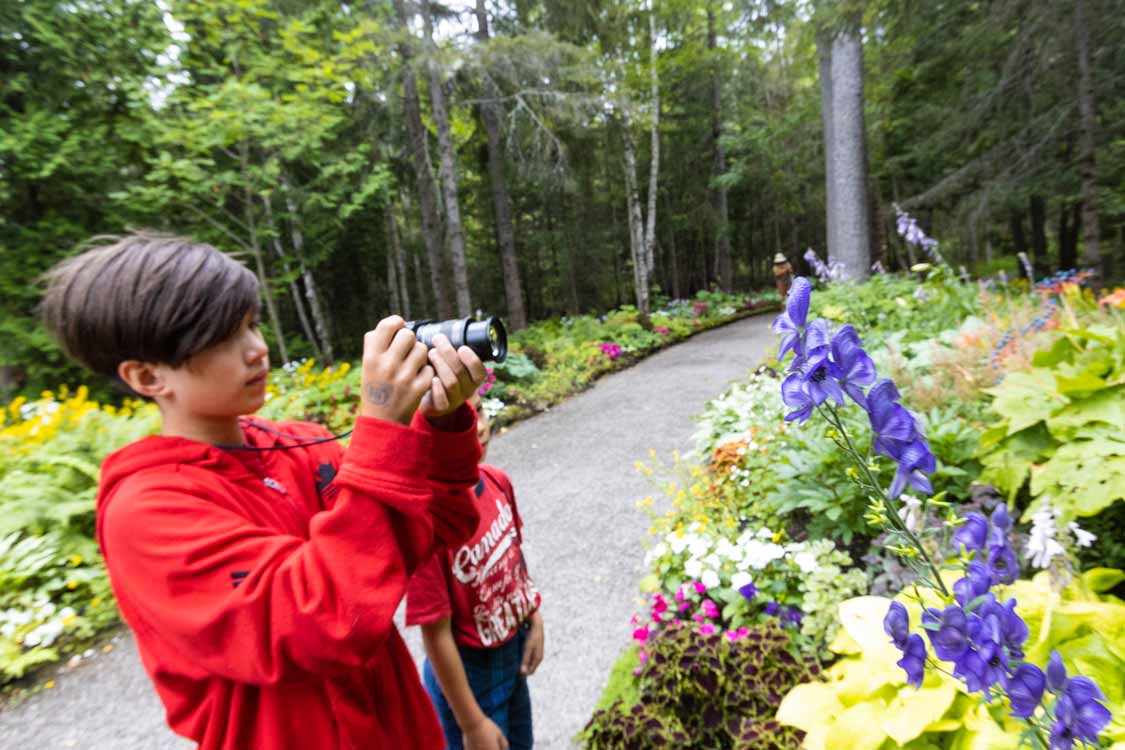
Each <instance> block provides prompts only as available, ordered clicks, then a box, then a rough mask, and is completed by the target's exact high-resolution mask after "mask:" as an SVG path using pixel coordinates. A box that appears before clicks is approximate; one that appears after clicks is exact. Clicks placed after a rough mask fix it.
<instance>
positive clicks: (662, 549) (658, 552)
mask: <svg viewBox="0 0 1125 750" xmlns="http://www.w3.org/2000/svg"><path fill="white" fill-rule="evenodd" d="M667 552H668V545H666V544H665V543H664V542H661V543H660V544H657V545H656V546H655V547H653V548H652V549H650V550H649V551H648V552H647V553H646V554H645V567H649V566H651V565H652V563H653V561H654V560H659V559H660V558H662V557H664V555H665V553H667Z"/></svg>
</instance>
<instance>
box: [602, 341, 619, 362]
mask: <svg viewBox="0 0 1125 750" xmlns="http://www.w3.org/2000/svg"><path fill="white" fill-rule="evenodd" d="M600 348H601V350H602V354H604V355H605V356H606V357H608V358H609V359H617V358H618V357H619V356H621V345H620V344H614V343H608V344H602V345H601V347H600Z"/></svg>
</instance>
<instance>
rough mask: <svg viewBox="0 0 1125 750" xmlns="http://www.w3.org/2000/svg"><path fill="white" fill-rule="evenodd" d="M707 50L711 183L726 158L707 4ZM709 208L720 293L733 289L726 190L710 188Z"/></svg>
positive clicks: (714, 40)
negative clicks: (709, 86)
mask: <svg viewBox="0 0 1125 750" xmlns="http://www.w3.org/2000/svg"><path fill="white" fill-rule="evenodd" d="M707 49H708V50H709V51H710V52H711V58H712V59H711V64H712V66H713V70H712V71H711V148H712V149H713V158H714V166H713V167H712V170H711V171H712V175H711V177H712V179H716V178H718V177H720V176H722V175H723V174H725V173H726V171H727V156H726V153H725V151H724V149H723V141H722V136H723V85H722V79H721V76H720V75H719V61H718V54H717V53H716V50H717V49H718V35H717V34H716V32H715V11H714V8H713V7H712V3H710V2H708V3H707ZM710 193H711V196H710V197H711V207H712V209H713V210H714V212H715V225H716V226H715V277H716V278H717V279H718V280H719V286H720V287H722V289H723V290H724V291H727V292H729V291H731V290H732V289H733V288H734V261H733V259H732V258H731V250H730V224H729V218H728V211H727V189H726V188H725V187H723V186H721V185H720V186H718V187H712V188H710Z"/></svg>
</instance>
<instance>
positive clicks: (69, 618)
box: [62, 615, 78, 626]
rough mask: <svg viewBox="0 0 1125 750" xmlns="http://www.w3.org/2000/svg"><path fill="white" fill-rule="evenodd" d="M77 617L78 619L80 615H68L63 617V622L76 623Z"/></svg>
mask: <svg viewBox="0 0 1125 750" xmlns="http://www.w3.org/2000/svg"><path fill="white" fill-rule="evenodd" d="M77 619H78V615H67V616H66V617H64V618H63V619H62V624H63V625H64V626H66V625H70V624H72V623H74V622H75V621H76V620H77Z"/></svg>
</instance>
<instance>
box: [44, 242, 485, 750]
mask: <svg viewBox="0 0 1125 750" xmlns="http://www.w3.org/2000/svg"><path fill="white" fill-rule="evenodd" d="M47 280H48V283H49V285H48V289H47V293H46V296H45V298H44V301H43V306H42V310H43V315H44V321H45V323H46V325H47V327H48V329H49V330H50V331H51V332H52V333H53V334H54V335H55V336H56V338H58V339H59V341H60V343H61V344H62V346H63V347H64V349H65V350H66V351H67V353H68V354H70V355H71V356H73V357H74V358H76V359H77V360H79V361H80V362H82V363H83V364H85V365H86V366H88V367H89V368H90V369H92V370H93V371H95V372H97V373H100V374H103V375H105V376H107V377H111V378H115V379H117V380H118V381H119V382H121V383H123V384H125V385H127V386H128V387H129V388H130V389H131V390H132V391H133V392H134V393H136V394H138V395H140V396H142V397H144V398H147V399H150V400H152V401H154V402H155V403H156V405H157V406H158V407H159V408H160V413H161V417H162V429H161V434H160V435H154V436H151V437H148V438H145V439H143V440H140V441H138V442H136V443H133V444H132V445H129V446H127V447H125V448H123V449H121V450H119V451H117V452H116V453H114V454H112V455H111V456H110V457H109V458H107V459H106V461H105V463H104V465H103V467H102V474H101V481H100V486H99V492H98V500H97V535H98V542H99V545H100V547H101V550H102V554H103V555H104V557H105V562H106V568H107V569H108V571H109V578H110V583H111V584H112V586H113V590H114V593H115V594H116V597H117V602H118V606H119V607H120V609H121V613H122V615H123V616H124V618H125V621H126V622H127V623H128V624H129V626H130V627H131V628H132V629H133V632H134V633H135V635H136V639H137V647H138V650H139V651H140V655H141V659H142V661H143V662H144V666H145V669H146V671H147V672H148V674H149V676H150V677H151V679H152V681H153V683H154V684H155V686H156V690H157V692H158V693H159V695H160V699H161V701H162V702H163V703H164V707H165V710H166V713H167V720H168V723H169V725H170V726H171V728H172V729H173V730H174V731H175V732H176V733H178V734H180V735H182V736H184V737H187V738H189V739H191V740H194V741H195V742H196V743H198V746H199V748H200V750H312V749H315V750H361V749H368V748H370V749H376V748H379V749H382V748H387V749H388V750H390V749H392V748H393V750H403V749H408V750H438V749H439V748H441V747H442V746H443V744H444V741H443V738H442V730H441V726H440V724H439V723H438V719H437V716H436V715H435V712H434V709H433V707H432V706H431V705H430V701H429V699H428V697H427V696H426V694H425V691H424V690H423V688H422V685H421V682H420V680H419V679H418V672H417V670H416V669H415V667H414V664H413V660H412V659H411V657H410V654H409V652H408V651H407V649H406V646H405V644H404V643H403V641H402V638H401V637H400V636H399V634H398V632H397V630H396V629H395V627H394V624H393V619H392V618H393V616H394V612H395V609H396V608H397V606H398V604H399V602H400V601H401V599H402V596H403V594H404V593H405V590H406V583H407V580H408V578H409V576H410V574H411V573H412V572H413V571H414V570H415V569H416V568H417V567H418V566H419V565H420V564H421V563H422V562H424V561H425V560H427V559H428V558H430V557H431V556H432V555H433V552H434V550H435V549H436V548H437V547H438V546H439V545H441V544H451V545H456V544H459V543H460V542H461V541H462V540H463V539H465V538H466V537H467V536H468V534H469V533H471V532H472V531H473V529H475V528H476V526H477V521H478V516H477V513H476V509H475V507H474V502H473V500H474V498H473V495H472V494H471V492H472V487H473V486H475V485H476V483H477V480H478V474H477V466H476V464H477V460H478V457H479V450H480V449H479V445H478V442H477V438H476V428H475V424H474V414H473V411H472V409H471V407H469V406H467V405H465V403H464V402H465V399H466V397H467V396H468V395H469V394H471V393H473V392H475V390H476V388H477V387H478V386H479V384H480V383H481V382H482V380H483V379H484V376H485V370H484V366H483V365H482V364H481V362H480V360H479V359H478V358H477V356H476V355H475V354H473V353H472V351H471V350H469V349H468V348H467V347H462V348H461V349H459V350H457V351H454V349H453V347H452V346H450V344H449V342H448V340H441V339H440V337H439V340H438V341H436V342H435V344H436V345H435V348H434V349H433V350H431V351H427V349H426V347H425V346H424V345H422V344H420V343H418V342H417V341H416V340H415V338H414V335H413V334H412V333H411V332H410V331H409V330H408V329H406V328H405V324H404V321H403V320H402V319H401V318H399V317H390V318H386V319H384V320H382V321H380V322H379V324H378V325H377V326H376V327H375V329H374V330H372V331H369V332H368V333H367V334H366V336H365V337H364V342H363V362H362V370H361V395H360V403H359V412H358V416H357V418H356V421H355V429H354V431H353V432H352V435H351V442H350V444H349V445H348V447H347V449H344V448H342V447H341V445H340V443H339V442H337V438H338V437H339V436H335V435H331V434H330V433H328V431H327V430H325V429H324V428H322V427H319V426H316V425H312V424H308V423H303V422H282V423H273V422H269V421H267V420H264V419H255V418H249V417H244V416H242V415H246V414H252V413H253V412H255V411H257V410H258V409H259V408H261V406H262V404H263V402H264V401H265V393H266V382H267V380H268V377H269V351H268V348H267V347H266V344H265V341H264V339H263V337H262V334H261V333H260V332H259V330H258V284H257V280H256V278H255V276H254V274H252V273H251V272H250V271H249V270H248V269H246V268H245V267H243V266H242V265H241V264H239V263H237V262H236V261H234V260H232V259H231V258H230V257H228V256H226V255H224V254H223V253H221V252H219V251H218V250H216V249H215V248H213V247H211V246H209V245H204V244H201V243H195V242H191V241H189V240H184V239H181V238H175V237H169V236H165V235H152V234H138V235H133V236H130V237H126V238H123V239H121V240H119V241H117V242H114V243H113V244H109V245H106V246H103V247H97V248H95V249H92V250H90V251H88V252H86V253H83V254H81V255H79V256H76V257H75V258H72V259H70V260H69V261H67V262H65V263H63V264H61V265H60V266H58V267H56V268H55V269H54V270H53V271H52V272H51V273H50V274H48V277H47Z"/></svg>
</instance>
